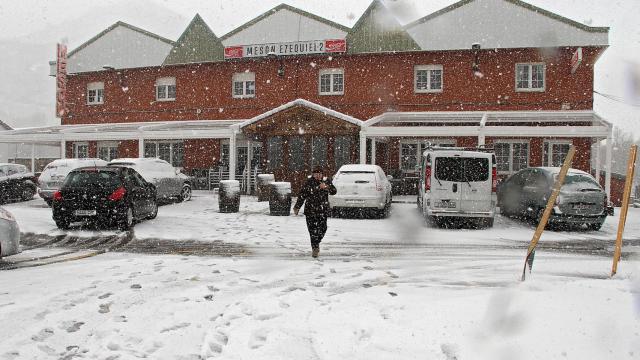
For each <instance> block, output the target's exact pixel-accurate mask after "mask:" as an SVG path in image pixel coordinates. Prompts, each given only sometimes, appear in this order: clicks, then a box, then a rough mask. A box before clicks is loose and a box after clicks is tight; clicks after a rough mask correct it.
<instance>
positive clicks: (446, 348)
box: [440, 344, 458, 360]
mask: <svg viewBox="0 0 640 360" xmlns="http://www.w3.org/2000/svg"><path fill="white" fill-rule="evenodd" d="M440 350H442V353H443V354H444V356H446V358H447V360H458V346H457V345H455V344H441V345H440Z"/></svg>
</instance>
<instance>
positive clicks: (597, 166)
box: [595, 139, 601, 184]
mask: <svg viewBox="0 0 640 360" xmlns="http://www.w3.org/2000/svg"><path fill="white" fill-rule="evenodd" d="M600 141H601V140H600V139H598V140H597V141H596V144H595V145H596V146H595V148H596V181H597V182H598V184H600Z"/></svg>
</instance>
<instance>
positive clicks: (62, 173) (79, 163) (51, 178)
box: [38, 158, 107, 206]
mask: <svg viewBox="0 0 640 360" xmlns="http://www.w3.org/2000/svg"><path fill="white" fill-rule="evenodd" d="M105 165H107V162H106V161H104V160H102V159H91V158H90V159H58V160H54V161H52V162H50V163H49V164H48V165H47V166H46V167H45V168H44V170H42V173H41V174H40V177H39V178H38V184H39V185H40V189H38V195H40V197H41V198H42V199H44V201H45V202H46V203H47V205H49V206H51V203H52V202H53V194H54V193H55V192H56V191H58V190H59V189H60V186H61V185H62V182H63V181H64V178H66V177H67V174H69V173H70V172H71V171H72V170H74V169H77V168H80V167H84V166H105Z"/></svg>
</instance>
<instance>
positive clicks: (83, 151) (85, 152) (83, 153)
mask: <svg viewBox="0 0 640 360" xmlns="http://www.w3.org/2000/svg"><path fill="white" fill-rule="evenodd" d="M73 157H74V158H76V159H86V158H88V157H89V144H87V143H85V142H80V143H73Z"/></svg>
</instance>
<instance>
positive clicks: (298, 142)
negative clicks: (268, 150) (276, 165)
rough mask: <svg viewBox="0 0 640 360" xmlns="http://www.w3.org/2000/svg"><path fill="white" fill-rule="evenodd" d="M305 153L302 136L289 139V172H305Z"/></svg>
mask: <svg viewBox="0 0 640 360" xmlns="http://www.w3.org/2000/svg"><path fill="white" fill-rule="evenodd" d="M305 152H306V151H305V141H304V138H303V137H302V136H294V137H290V138H289V155H290V156H289V170H292V171H301V170H304V166H305V161H304V160H305V159H304V158H305V156H304V154H305Z"/></svg>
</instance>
